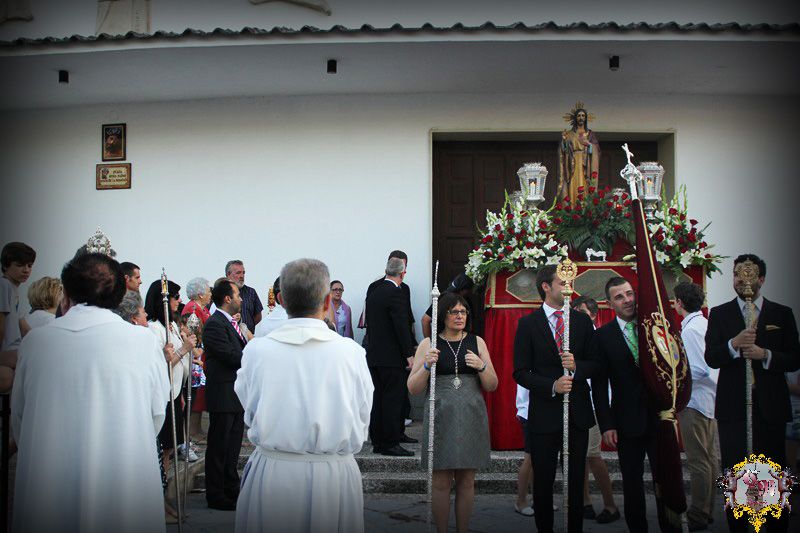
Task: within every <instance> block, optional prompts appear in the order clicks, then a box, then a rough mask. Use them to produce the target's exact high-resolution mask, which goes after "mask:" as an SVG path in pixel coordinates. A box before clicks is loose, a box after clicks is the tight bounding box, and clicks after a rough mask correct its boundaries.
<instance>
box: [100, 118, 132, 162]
mask: <svg viewBox="0 0 800 533" xmlns="http://www.w3.org/2000/svg"><path fill="white" fill-rule="evenodd" d="M102 129H103V139H102V142H103V145H102V150H103V161H122V160H124V159H125V155H126V154H125V151H126V150H125V144H126V142H127V135H126V133H125V124H103V128H102Z"/></svg>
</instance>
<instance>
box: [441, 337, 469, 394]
mask: <svg viewBox="0 0 800 533" xmlns="http://www.w3.org/2000/svg"><path fill="white" fill-rule="evenodd" d="M442 338H443V339H444V342H446V343H447V347H448V348H450V351H451V352H452V353H453V358H454V359H455V363H456V367H455V368H456V377H454V378H453V388H454V389H456V390H458V389H460V388H461V378H460V377H458V353H459V352H460V351H461V343H462V342H464V336H462V337H461V340H459V341H458V348H457V349H456V350H453V346H452V345H451V344H450V341H449V340H447V339H445V338H444V337H442Z"/></svg>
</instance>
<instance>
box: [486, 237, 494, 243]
mask: <svg viewBox="0 0 800 533" xmlns="http://www.w3.org/2000/svg"><path fill="white" fill-rule="evenodd" d="M493 240H494V237H492V236H491V235H487V236H486V237H484V241H485V242H492V241H493Z"/></svg>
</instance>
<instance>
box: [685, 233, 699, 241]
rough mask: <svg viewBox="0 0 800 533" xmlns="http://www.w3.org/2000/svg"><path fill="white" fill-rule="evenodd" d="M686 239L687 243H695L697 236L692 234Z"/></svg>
mask: <svg viewBox="0 0 800 533" xmlns="http://www.w3.org/2000/svg"><path fill="white" fill-rule="evenodd" d="M686 238H687V239H689V242H697V235H696V234H694V233H690V234H689V235H688V236H687V237H686Z"/></svg>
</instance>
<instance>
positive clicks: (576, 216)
mask: <svg viewBox="0 0 800 533" xmlns="http://www.w3.org/2000/svg"><path fill="white" fill-rule="evenodd" d="M580 219H581V217H580V215H572V220H580Z"/></svg>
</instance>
